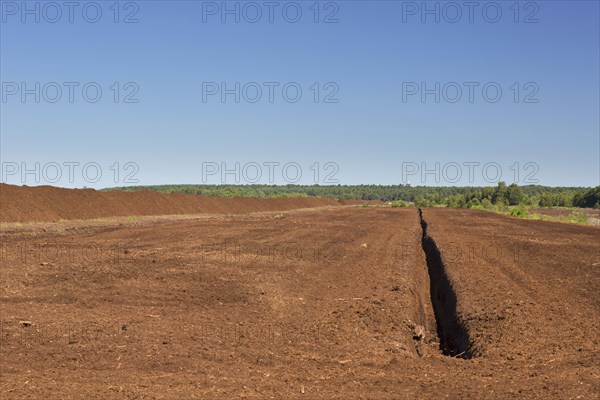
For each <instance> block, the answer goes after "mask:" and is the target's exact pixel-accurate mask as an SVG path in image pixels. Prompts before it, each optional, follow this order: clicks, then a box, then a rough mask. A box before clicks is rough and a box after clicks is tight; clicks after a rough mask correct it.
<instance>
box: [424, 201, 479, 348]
mask: <svg viewBox="0 0 600 400" xmlns="http://www.w3.org/2000/svg"><path fill="white" fill-rule="evenodd" d="M419 218H420V220H421V229H422V230H423V236H422V239H421V245H422V247H423V251H424V252H425V257H426V259H427V269H428V272H429V284H430V293H431V304H432V306H433V312H434V314H435V322H436V327H437V334H438V338H439V341H440V350H441V351H442V353H443V354H444V355H447V356H450V357H456V358H464V359H469V358H472V356H473V355H472V352H471V339H470V338H469V334H468V332H467V329H466V328H465V326H464V324H463V323H462V322H461V320H460V318H459V317H458V314H457V310H456V305H457V299H456V293H455V292H454V288H453V287H452V284H451V283H450V280H449V279H448V275H447V272H446V266H445V265H444V263H443V261H442V257H441V255H440V250H439V249H438V247H437V244H436V243H435V241H434V240H433V239H432V238H431V237H430V236H429V235H428V233H427V222H426V221H425V219H424V218H423V211H422V210H421V209H419Z"/></svg>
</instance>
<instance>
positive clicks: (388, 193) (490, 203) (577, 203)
mask: <svg viewBox="0 0 600 400" xmlns="http://www.w3.org/2000/svg"><path fill="white" fill-rule="evenodd" d="M115 189H120V190H125V191H137V190H153V191H158V192H164V193H187V194H195V195H200V196H219V197H256V198H282V197H306V196H318V197H329V198H335V199H347V200H382V201H391V202H398V203H396V204H413V205H415V206H417V207H433V206H437V205H444V206H448V207H460V208H473V207H474V208H486V209H487V208H493V207H495V206H514V205H530V206H539V207H595V208H600V186H597V187H595V188H591V189H590V188H578V187H548V186H538V185H528V186H518V185H516V184H514V183H513V184H511V185H506V183H504V182H499V183H498V185H497V186H496V187H448V186H446V187H441V186H440V187H438V186H414V187H413V186H410V185H389V186H381V185H335V186H334V185H331V186H320V185H308V186H301V185H282V186H281V185H160V186H130V187H121V188H111V189H105V190H115Z"/></svg>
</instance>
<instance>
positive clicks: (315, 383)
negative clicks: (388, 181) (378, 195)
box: [0, 189, 600, 399]
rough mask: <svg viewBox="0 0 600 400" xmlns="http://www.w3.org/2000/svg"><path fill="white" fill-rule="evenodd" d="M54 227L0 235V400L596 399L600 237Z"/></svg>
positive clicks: (578, 230)
mask: <svg viewBox="0 0 600 400" xmlns="http://www.w3.org/2000/svg"><path fill="white" fill-rule="evenodd" d="M3 190H4V189H3ZM2 196H4V192H3V194H2ZM2 201H3V206H2V208H4V204H5V203H4V197H3V200H2ZM242 211H246V210H242ZM57 226H58V225H48V224H37V225H36V224H32V225H29V226H27V227H23V228H22V229H15V228H11V229H8V230H6V229H5V230H3V231H0V244H1V245H2V247H1V251H2V253H0V256H1V258H0V262H1V269H0V271H1V275H0V301H1V303H0V324H1V325H0V360H1V361H0V396H1V397H2V398H50V399H54V398H57V399H58V398H60V399H66V398H131V399H134V398H165V399H180V398H197V399H213V398H214V399H229V398H261V399H262V398H276V399H279V398H301V399H316V398H327V399H329V398H340V399H349V398H378V399H398V398H431V399H437V398H450V399H465V398H477V399H496V398H539V399H548V398H565V399H569V398H573V399H575V398H580V399H594V398H597V396H598V393H599V390H600V387H599V383H598V382H599V378H600V367H599V363H598V355H597V348H598V344H599V343H598V341H599V335H598V315H599V311H600V310H599V308H600V298H599V296H598V293H599V290H600V282H599V280H598V274H597V271H598V266H599V265H600V264H599V262H600V240H599V239H600V229H598V228H595V227H586V226H575V225H567V224H560V223H552V222H545V221H527V220H519V219H514V218H508V217H504V216H501V215H496V214H492V213H487V212H477V211H469V210H449V209H425V210H423V212H422V213H419V212H418V210H416V209H391V208H363V207H330V208H325V209H315V210H302V211H299V210H296V211H285V212H279V211H278V212H264V213H260V214H250V213H247V214H243V215H219V214H216V215H213V216H203V217H201V218H200V217H199V218H189V219H177V218H171V219H170V218H145V219H140V220H138V221H130V222H128V223H122V222H119V221H114V222H111V221H108V222H98V221H88V222H84V221H74V222H66V223H63V224H61V225H60V229H59V228H57Z"/></svg>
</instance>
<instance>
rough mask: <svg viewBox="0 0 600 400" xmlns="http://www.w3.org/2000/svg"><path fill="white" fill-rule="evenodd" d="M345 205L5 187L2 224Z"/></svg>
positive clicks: (0, 200) (0, 188)
mask: <svg viewBox="0 0 600 400" xmlns="http://www.w3.org/2000/svg"><path fill="white" fill-rule="evenodd" d="M340 205H341V204H340V203H338V202H337V201H335V200H334V199H325V198H318V197H297V198H285V199H257V198H250V197H238V198H221V197H202V196H196V195H190V194H180V193H176V194H165V193H159V192H152V191H140V192H123V191H110V192H99V191H96V190H94V189H64V188H57V187H52V186H36V187H28V186H15V185H7V184H0V222H33V221H36V222H50V221H58V220H61V219H62V220H72V219H93V218H105V217H119V216H133V215H139V216H142V215H170V214H246V213H252V212H260V211H286V210H293V209H300V208H312V207H324V206H340Z"/></svg>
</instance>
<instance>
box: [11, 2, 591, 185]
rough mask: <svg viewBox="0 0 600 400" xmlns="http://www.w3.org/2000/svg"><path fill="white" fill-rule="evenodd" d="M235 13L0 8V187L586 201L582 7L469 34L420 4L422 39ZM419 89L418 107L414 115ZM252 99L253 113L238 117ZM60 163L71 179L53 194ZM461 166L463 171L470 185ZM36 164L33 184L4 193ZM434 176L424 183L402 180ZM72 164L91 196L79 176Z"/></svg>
mask: <svg viewBox="0 0 600 400" xmlns="http://www.w3.org/2000/svg"><path fill="white" fill-rule="evenodd" d="M51 3H52V2H51ZM62 3H63V2H55V3H54V4H58V5H59V6H60V5H61V4H62ZM90 3H93V4H90ZM246 3H248V2H235V1H229V2H227V7H229V8H231V9H234V8H235V7H239V9H240V14H239V22H236V21H235V15H233V14H226V15H223V14H222V12H223V7H224V6H223V4H224V3H223V2H220V1H219V2H202V1H135V2H127V1H122V2H119V7H118V15H116V10H117V8H115V7H114V4H115V2H114V1H108V2H102V1H98V2H95V3H94V2H76V7H75V8H74V9H73V14H72V16H73V22H72V23H71V22H70V21H69V18H70V16H69V10H68V9H67V8H65V7H64V6H60V7H61V13H62V15H60V16H59V15H58V14H56V10H57V8H56V7H54V6H53V5H51V6H48V5H47V2H35V1H30V2H26V4H27V7H29V9H30V10H34V11H33V13H30V14H27V13H26V12H25V11H26V10H24V9H23V3H22V2H21V1H19V2H7V1H4V0H2V1H1V5H2V8H1V10H2V22H1V32H0V69H1V79H0V80H1V81H2V100H1V103H0V106H1V121H0V129H1V142H0V144H1V148H0V156H1V160H2V168H3V169H2V180H3V181H4V182H7V183H15V184H28V185H37V184H53V185H57V186H64V187H82V186H88V187H98V188H100V187H108V186H122V185H127V184H132V182H134V181H133V180H131V179H132V178H131V177H130V180H125V178H126V175H127V174H128V173H133V175H132V177H133V179H137V180H138V181H139V184H148V185H149V184H167V183H203V182H204V183H221V182H225V183H236V174H228V175H225V177H224V179H223V178H222V177H221V175H220V174H219V173H217V174H213V175H211V174H206V168H208V167H207V165H208V163H210V165H211V166H214V165H217V166H218V168H219V170H220V169H221V167H223V166H224V167H226V168H228V169H233V170H234V169H235V166H236V163H239V165H240V173H239V174H238V175H239V176H237V178H238V180H239V182H240V183H251V182H249V178H248V179H247V176H246V175H248V176H249V175H253V176H254V175H255V174H254V172H253V170H252V168H254V166H255V164H253V163H257V164H258V165H260V166H261V168H262V173H263V175H262V177H261V178H260V179H259V181H258V183H269V181H268V179H267V167H265V166H264V163H268V162H277V163H279V164H280V165H279V166H276V167H274V168H275V169H274V182H275V183H278V184H283V183H286V182H290V181H294V179H293V178H290V176H289V175H284V174H283V165H286V164H293V165H294V166H295V167H294V168H297V167H299V169H300V170H301V171H302V178H301V179H300V180H299V181H298V183H306V184H310V183H313V181H317V182H319V183H321V184H323V183H325V184H326V183H330V182H331V179H333V180H334V181H336V180H337V181H338V182H339V183H342V184H361V183H365V184H366V183H373V184H398V183H405V182H407V181H410V183H412V184H413V185H421V184H427V185H450V184H457V185H489V184H495V182H494V179H495V178H496V174H495V171H496V169H497V167H500V169H501V172H502V176H501V179H502V180H505V181H507V182H513V181H516V182H517V183H519V184H527V183H533V182H534V181H535V180H537V181H538V182H539V183H540V184H543V185H551V186H595V185H598V184H599V180H600V175H599V174H600V160H599V153H600V142H599V141H600V126H599V109H600V101H599V92H600V90H599V88H600V82H599V71H600V63H599V61H600V55H599V48H600V43H599V37H600V32H599V26H600V22H599V17H600V10H599V3H598V2H597V1H539V2H520V3H519V4H518V7H515V6H514V2H513V1H498V2H485V1H484V2H477V6H476V7H475V8H474V10H473V14H472V17H473V21H472V22H470V21H469V19H470V16H469V9H468V8H465V7H464V6H462V4H463V2H462V1H460V2H450V3H452V5H448V2H435V1H429V2H427V3H426V4H427V7H429V8H430V9H435V7H436V6H437V7H438V9H439V14H438V15H437V16H438V17H439V22H436V20H435V18H436V15H435V14H423V11H425V10H424V9H423V7H424V6H423V4H425V3H423V2H420V1H419V2H404V1H338V2H327V1H324V2H319V3H317V6H318V7H317V6H315V2H314V1H296V2H273V4H274V5H273V7H274V8H273V10H274V11H273V22H272V23H271V22H270V21H269V15H268V14H269V9H268V8H267V7H266V6H264V4H263V3H264V2H262V1H261V2H255V3H252V2H250V3H252V5H247V4H246ZM36 4H37V5H36ZM255 5H258V7H259V8H260V9H261V12H262V16H261V17H260V18H258V21H257V22H254V23H253V22H249V20H251V19H252V18H255V17H256V16H257V14H256V13H255V11H256V7H254V6H255ZM454 5H458V6H459V7H460V9H461V10H460V11H461V12H462V15H461V16H458V14H456V10H457V8H456V7H454ZM36 7H38V9H39V11H36ZM253 7H254V8H253ZM453 7H454V8H453ZM84 8H85V10H86V12H85V13H84V11H83V9H84ZM284 8H285V9H286V12H285V13H284V11H283V9H284ZM97 9H100V10H101V12H102V14H101V15H100V16H98V18H97V19H98V22H95V23H92V22H91V21H93V20H94V19H95V18H96V14H95V12H96V10H97ZM298 9H300V10H301V12H302V15H301V16H300V17H299V20H298V22H295V23H292V22H290V21H292V20H293V19H294V18H296V10H298ZM316 9H318V11H319V12H318V16H317V15H315V10H316ZM484 9H485V10H486V11H485V12H484V11H483V10H484ZM497 10H501V13H502V14H501V15H500V16H498V17H496V15H497V14H496V11H497ZM36 13H37V15H36ZM36 17H38V18H39V22H38V21H36V20H35V19H36ZM115 18H116V19H117V21H118V22H117V23H115ZM222 18H225V22H223V20H222ZM315 18H317V20H318V22H315ZM422 18H425V21H424V22H423V20H422ZM23 19H24V22H23ZM53 19H54V20H56V21H55V22H52V20H53ZM325 19H327V20H328V22H329V23H325V22H324V20H325ZM453 19H455V20H456V21H455V22H452V20H453ZM495 19H497V22H495V23H493V22H492V21H493V20H495ZM124 20H127V21H129V22H132V21H133V20H137V22H134V23H124ZM335 20H337V22H335ZM515 20H516V21H517V22H515ZM536 21H537V22H536ZM53 82H54V83H53ZM69 82H73V83H72V84H68V83H69ZM115 82H117V86H113V85H114V83H115ZM236 82H239V84H240V90H239V92H238V93H239V97H240V101H239V103H237V102H235V94H228V95H226V97H225V102H223V101H222V99H221V96H220V90H221V88H220V85H221V84H222V83H225V85H226V87H227V88H229V89H234V88H235V83H236ZM265 82H267V83H268V82H273V83H272V84H270V85H272V86H271V87H273V88H274V89H273V90H274V92H273V101H272V102H271V101H269V98H268V97H269V96H268V87H269V86H266V85H265ZM469 82H472V83H469ZM36 83H39V90H38V89H36V86H35V85H36ZM65 83H67V85H65ZM249 83H250V84H249ZM315 83H316V84H317V85H316V86H314V84H315ZM436 83H439V90H436ZM465 83H469V84H468V85H471V87H472V88H473V98H472V101H471V99H469V90H468V88H469V86H468V85H465ZM22 84H25V86H24V87H23V86H22ZM86 84H87V85H88V89H89V87H91V89H89V90H91V92H88V95H89V96H88V98H87V99H86V98H84V95H83V93H82V88H83V86H84V85H86ZM215 84H216V86H214V85H215ZM248 84H249V85H248ZM68 85H71V87H72V88H73V102H70V101H69V98H68V97H69V96H68V92H69V91H68V87H69V86H68ZM285 85H288V89H289V91H288V92H287V93H288V95H289V97H288V99H287V100H286V98H284V93H283V92H282V88H283V87H284V86H285ZM422 85H425V88H428V89H430V90H432V92H431V93H430V94H428V95H426V96H425V98H424V99H423V98H422V97H421V90H422ZM486 85H487V86H486ZM56 86H60V87H61V88H62V89H61V90H62V96H61V97H60V98H59V99H58V100H57V101H56V102H55V103H53V102H51V101H52V100H55V99H56V96H57V93H58V92H56ZM256 86H259V87H260V88H261V90H262V97H261V98H260V99H259V100H258V101H257V102H251V100H254V99H255V98H256V93H257V92H256ZM484 86H485V87H486V88H487V89H486V90H487V92H486V93H484V92H483V87H484ZM96 87H100V89H101V90H102V96H101V97H99V100H98V101H97V102H92V100H94V93H95V92H94V90H95V88H96ZM117 87H119V90H118V94H117V90H116V88H117ZM244 87H246V91H245V92H244V89H243V88H244ZM290 87H291V89H290ZM297 87H299V88H300V89H301V90H302V96H301V97H299V100H298V101H297V102H292V100H293V99H294V96H295V90H296V88H297ZM457 87H460V88H461V90H462V96H461V97H458V92H457V91H456V88H457ZM23 88H25V89H28V90H30V91H31V93H29V94H26V95H25V97H24V98H23V97H22V94H23V93H22V89H23ZM44 88H45V89H44ZM209 88H212V89H214V88H218V90H219V93H216V94H212V95H211V94H208V92H207V90H208V89H209ZM317 88H318V97H317V99H316V100H317V101H316V102H315V95H316V92H317V90H316V89H317ZM415 88H417V90H418V92H417V93H414V94H411V93H412V92H410V90H414V89H415ZM497 88H500V89H501V90H502V95H501V96H500V97H497V96H496V94H495V93H496V92H495V91H496V90H497ZM436 91H437V95H438V96H439V102H436V101H435V100H436V98H435V97H436V93H435V92H436ZM36 92H37V94H38V95H39V97H40V101H39V103H38V102H36V101H35V100H36V99H35V96H36ZM134 92H135V94H134ZM334 92H335V94H333V93H334ZM90 93H92V94H91V95H90ZM290 93H291V94H290ZM128 95H131V96H130V97H127V96H128ZM328 95H331V96H329V97H327V96H328ZM486 95H487V97H485V96H486ZM115 96H116V102H115ZM326 98H327V99H329V100H337V102H325V101H324V100H325V99H326ZM126 99H128V100H137V102H134V103H129V102H125V100H126ZM204 100H205V101H204ZM496 100H497V101H496ZM454 101H455V102H454ZM70 162H74V163H79V165H75V166H74V167H73V170H72V172H73V179H72V182H71V180H70V179H68V178H67V175H68V172H69V170H68V167H67V166H65V163H70ZM465 162H473V163H478V165H477V166H475V167H473V168H474V170H473V171H474V175H473V180H472V182H471V181H469V180H468V178H467V172H468V167H466V166H465V164H464V163H465ZM36 163H39V165H40V166H39V171H38V172H39V173H36V172H33V173H30V174H25V175H24V176H23V175H22V172H23V171H22V170H23V169H25V168H26V169H29V170H34V171H35V170H36V168H38V167H36ZM115 163H118V164H115ZM128 163H132V164H128ZM315 163H318V169H319V171H320V174H319V176H318V177H315V174H314V171H315V168H316V167H315ZM327 163H335V166H337V167H335V168H334V167H331V165H332V164H327ZM436 163H439V164H437V165H439V170H438V172H434V173H431V174H427V175H424V176H423V175H422V174H421V173H420V172H421V171H422V169H425V168H427V169H431V170H435V169H436ZM515 163H518V164H515ZM528 163H529V164H528ZM88 164H93V165H94V167H93V168H92V172H94V171H95V170H97V169H98V168H99V170H100V171H102V177H101V178H99V179H97V180H96V179H94V178H93V177H90V171H89V170H88V171H87V172H88V174H84V173H83V171H82V170H83V166H84V165H88ZM326 164H327V165H328V166H329V167H327V169H326V168H325V165H326ZM56 165H59V166H60V173H61V175H60V179H55V178H54V177H55V176H57V175H56V172H55V171H56V170H57V168H56ZM72 165H73V164H72ZM203 165H204V172H205V174H204V176H203ZM415 165H416V166H417V168H418V170H417V172H416V173H413V174H408V175H407V174H406V172H407V168H412V167H414V166H415ZM456 165H459V166H460V168H461V170H460V172H461V173H462V175H461V178H460V179H459V180H458V181H457V182H454V180H455V179H454V180H453V179H450V178H448V177H449V176H452V177H454V176H456V172H455V171H456ZM486 165H488V166H489V165H492V166H493V168H492V170H493V171H492V172H493V173H490V171H489V170H488V173H487V175H484V174H483V169H484V166H486ZM526 166H527V167H526ZM245 167H248V168H247V169H246V170H244V168H245ZM15 168H16V169H15ZM486 168H487V167H486ZM116 170H118V171H119V172H120V173H119V174H118V176H117V175H116V174H115V171H116ZM242 170H244V171H245V172H244V171H242ZM516 171H519V174H518V176H517V175H516V174H515V172H516ZM329 172H335V174H334V175H333V176H332V177H330V180H327V181H326V180H325V176H326V175H327V173H329ZM403 172H404V174H403ZM36 174H37V175H36ZM91 175H94V174H93V173H91ZM292 175H294V174H292ZM436 175H437V176H436ZM490 175H491V176H492V177H490ZM527 175H529V176H528V179H525V177H526V176H527ZM496 180H497V179H496Z"/></svg>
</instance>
